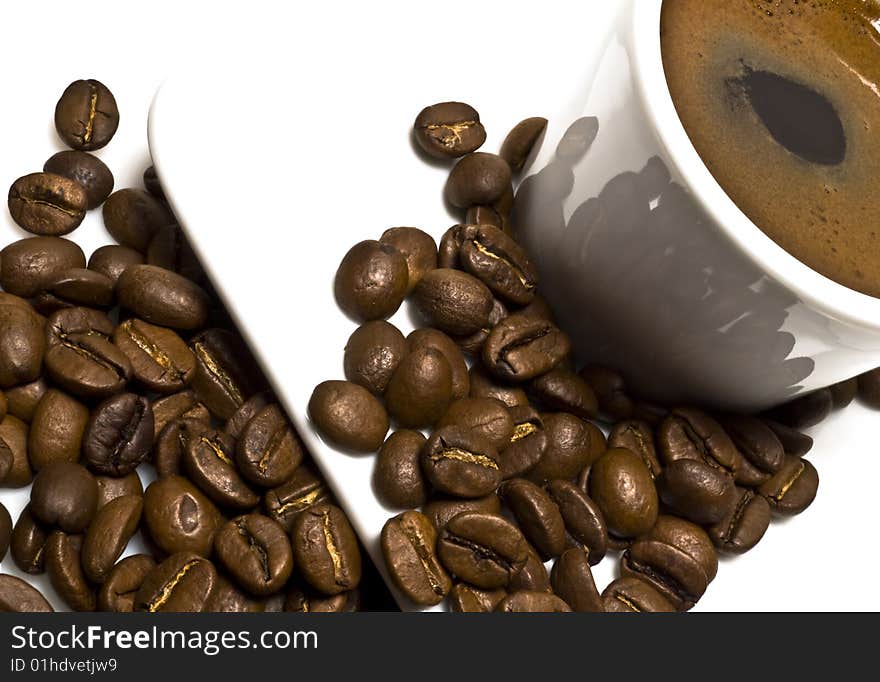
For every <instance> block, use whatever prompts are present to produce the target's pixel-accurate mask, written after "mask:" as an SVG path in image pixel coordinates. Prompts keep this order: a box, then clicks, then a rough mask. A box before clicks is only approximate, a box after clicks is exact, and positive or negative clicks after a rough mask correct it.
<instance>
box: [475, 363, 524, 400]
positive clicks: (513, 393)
mask: <svg viewBox="0 0 880 682" xmlns="http://www.w3.org/2000/svg"><path fill="white" fill-rule="evenodd" d="M469 374H470V396H471V397H472V398H497V399H498V400H500V401H501V402H502V403H504V404H505V405H507V406H508V407H517V406H528V404H529V399H528V397H527V396H526V392H525V391H524V390H523V389H522V388H520V387H518V386H507V385H504V384H502V383H498V381H497V380H496V379H495V378H494V377H491V376H489V375H488V374H487V373H486V371H485V370H484V369H483V368H482V367H481V366H480V365H474V366H473V367H471V369H470V372H469Z"/></svg>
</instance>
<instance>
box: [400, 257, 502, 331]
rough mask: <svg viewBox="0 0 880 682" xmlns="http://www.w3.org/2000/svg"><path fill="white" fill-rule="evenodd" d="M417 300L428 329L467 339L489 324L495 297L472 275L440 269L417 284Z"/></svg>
mask: <svg viewBox="0 0 880 682" xmlns="http://www.w3.org/2000/svg"><path fill="white" fill-rule="evenodd" d="M414 301H415V304H416V307H417V308H418V310H419V312H420V313H421V314H422V315H423V316H424V318H425V319H426V321H427V323H428V325H429V326H431V327H436V328H437V329H440V330H441V331H444V332H446V333H447V334H452V335H455V336H466V335H468V334H473V333H474V332H476V331H479V330H480V329H482V328H483V327H484V326H486V325H487V324H488V321H489V315H490V313H491V312H492V306H493V302H494V298H493V296H492V292H491V291H489V288H488V287H487V286H486V285H485V284H483V283H482V282H481V281H480V280H478V279H477V278H476V277H474V276H473V275H469V274H468V273H466V272H460V271H459V270H452V269H449V268H438V269H436V270H431V271H430V272H428V273H426V274H425V276H424V277H422V279H421V280H420V281H419V283H418V284H417V285H416V288H415V291H414Z"/></svg>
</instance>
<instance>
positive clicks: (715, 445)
mask: <svg viewBox="0 0 880 682" xmlns="http://www.w3.org/2000/svg"><path fill="white" fill-rule="evenodd" d="M657 444H658V446H659V448H660V454H661V457H662V458H663V463H664V464H665V465H668V464H670V463H672V462H674V461H675V460H677V459H699V460H703V461H704V462H706V463H707V464H709V465H711V466H714V467H718V468H719V469H723V470H724V471H726V472H727V473H729V474H731V475H732V476H734V477H735V476H736V465H737V463H738V462H739V459H740V457H739V453H738V452H737V449H736V446H735V445H734V444H733V441H731V440H730V436H728V435H727V433H726V432H725V431H724V428H723V427H722V426H721V424H719V423H718V422H717V421H715V420H714V419H712V417H710V416H709V415H708V414H706V413H705V412H700V411H699V410H694V409H676V410H673V411H672V413H671V414H670V415H669V416H668V417H666V418H665V419H664V420H663V421H662V422H661V424H660V426H659V427H658V429H657Z"/></svg>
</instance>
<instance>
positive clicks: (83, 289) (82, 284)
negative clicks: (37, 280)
mask: <svg viewBox="0 0 880 682" xmlns="http://www.w3.org/2000/svg"><path fill="white" fill-rule="evenodd" d="M113 295H114V294H113V282H112V281H111V280H110V278H109V277H105V276H104V275H102V274H100V273H98V272H94V271H93V270H87V269H86V268H71V269H69V270H64V271H62V272H60V273H58V275H57V276H56V277H55V278H54V279H52V281H51V282H49V284H48V285H47V286H46V288H45V289H44V290H43V291H41V292H40V293H39V294H38V295H37V297H36V299H35V300H34V307H35V308H36V309H37V310H38V311H39V312H40V313H42V314H44V315H51V314H52V313H54V312H55V311H56V310H60V309H61V308H72V307H75V306H87V307H90V308H104V309H106V308H109V307H111V306H112V305H113Z"/></svg>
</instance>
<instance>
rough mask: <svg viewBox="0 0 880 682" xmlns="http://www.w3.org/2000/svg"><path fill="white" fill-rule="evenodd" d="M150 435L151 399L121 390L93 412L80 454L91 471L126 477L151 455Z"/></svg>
mask: <svg viewBox="0 0 880 682" xmlns="http://www.w3.org/2000/svg"><path fill="white" fill-rule="evenodd" d="M153 435H154V422H153V410H152V409H151V407H150V401H149V400H148V399H147V398H144V397H143V396H139V395H137V394H135V393H120V394H118V395H115V396H113V397H111V398H107V400H105V401H104V402H102V403H101V404H100V405H98V407H96V408H95V410H94V412H92V416H91V418H90V419H89V422H88V426H86V431H85V435H84V437H83V454H84V455H85V459H86V462H87V464H88V466H89V468H91V469H92V470H93V471H95V472H97V473H99V474H106V475H109V476H125V475H126V474H128V473H130V472H132V471H134V469H135V468H136V467H137V465H138V464H140V463H141V462H143V461H144V460H145V459H146V458H147V456H148V455H149V454H150V449H151V448H152V447H153Z"/></svg>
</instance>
